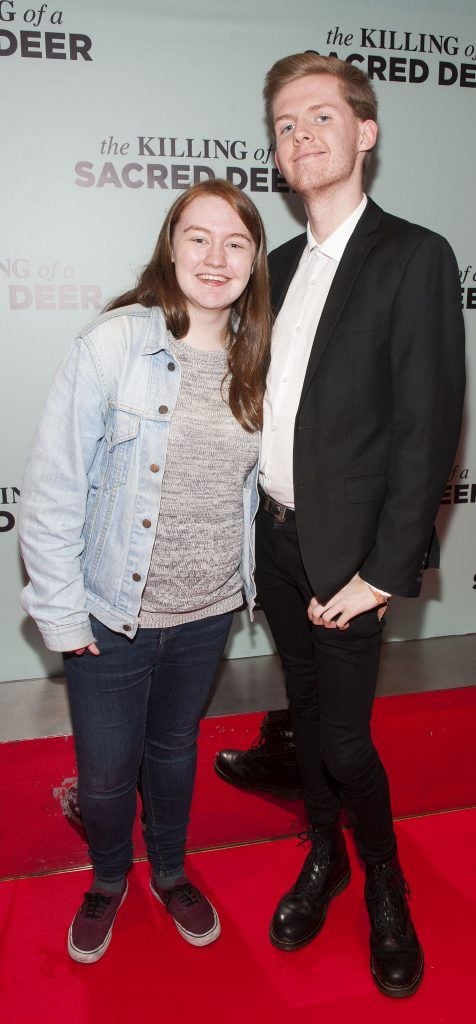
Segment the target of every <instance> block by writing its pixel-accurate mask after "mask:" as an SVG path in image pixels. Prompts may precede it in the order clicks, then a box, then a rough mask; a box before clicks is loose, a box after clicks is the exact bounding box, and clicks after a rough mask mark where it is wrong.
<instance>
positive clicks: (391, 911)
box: [365, 856, 423, 998]
mask: <svg viewBox="0 0 476 1024" xmlns="http://www.w3.org/2000/svg"><path fill="white" fill-rule="evenodd" d="M409 895H410V889H409V887H408V885H407V883H406V881H405V879H404V877H403V874H402V869H401V867H400V864H399V861H398V858H397V857H396V856H395V857H394V858H393V859H392V860H391V861H388V863H387V864H378V865H376V866H372V865H367V880H366V883H365V901H366V903H367V909H368V912H369V917H370V926H371V931H370V969H371V971H372V975H373V977H374V981H375V984H376V985H377V986H378V988H379V989H380V991H381V992H384V993H385V995H387V996H394V997H396V998H399V997H403V996H412V995H413V993H414V992H416V990H417V988H418V986H419V984H420V981H421V979H422V977H423V950H422V948H421V946H420V943H419V941H418V936H417V934H416V931H415V929H414V927H413V923H412V919H411V917H410V911H409V909H408V896H409Z"/></svg>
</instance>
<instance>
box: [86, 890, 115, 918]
mask: <svg viewBox="0 0 476 1024" xmlns="http://www.w3.org/2000/svg"><path fill="white" fill-rule="evenodd" d="M111 900H112V896H105V895H104V893H102V892H85V893H84V916H85V917H89V918H93V919H94V920H99V919H100V918H101V917H102V916H103V915H104V914H105V912H106V910H107V908H108V906H109V904H110V902H111Z"/></svg>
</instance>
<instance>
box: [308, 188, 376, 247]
mask: <svg viewBox="0 0 476 1024" xmlns="http://www.w3.org/2000/svg"><path fill="white" fill-rule="evenodd" d="M366 206H367V196H366V195H364V196H363V197H362V199H361V201H360V203H359V205H358V206H357V207H356V209H355V210H354V211H353V212H352V213H351V214H350V216H349V217H346V219H345V220H344V221H342V224H339V227H338V228H336V229H335V231H333V232H332V234H331V235H329V236H328V238H326V239H325V240H324V242H320V243H319V242H316V239H315V238H314V235H313V233H312V231H311V227H310V224H309V222H308V225H307V248H308V255H310V254H311V252H313V250H317V251H318V252H322V253H324V256H329V258H330V259H331V260H336V261H337V262H339V260H340V259H341V258H342V255H343V253H344V249H345V247H346V245H347V242H348V241H349V238H350V236H351V234H352V232H353V230H354V228H355V226H356V224H357V222H358V221H359V220H360V218H361V216H362V214H363V212H364V210H365V207H366Z"/></svg>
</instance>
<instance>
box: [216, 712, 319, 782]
mask: <svg viewBox="0 0 476 1024" xmlns="http://www.w3.org/2000/svg"><path fill="white" fill-rule="evenodd" d="M215 771H216V773H217V775H219V776H220V778H221V779H224V780H225V782H230V783H231V785H232V786H238V788H239V789H251V790H256V789H261V790H263V791H264V792H266V793H272V794H273V795H274V796H280V797H283V798H284V799H286V800H297V799H298V797H300V796H301V780H300V777H299V769H298V765H297V760H296V751H295V747H294V737H293V731H292V726H291V718H290V714H289V711H268V714H267V715H265V717H264V718H263V721H262V723H261V729H260V734H259V736H258V738H257V740H255V742H254V743H253V746H252V747H251V748H250V750H221V751H220V753H219V754H217V756H216V759H215Z"/></svg>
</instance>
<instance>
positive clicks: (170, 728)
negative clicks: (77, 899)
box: [64, 612, 233, 882]
mask: <svg viewBox="0 0 476 1024" xmlns="http://www.w3.org/2000/svg"><path fill="white" fill-rule="evenodd" d="M232 618H233V612H226V613H225V614H223V615H214V616H211V617H210V618H206V619H200V620H198V621H196V622H187V623H184V624H183V625H180V626H168V627H167V628H163V629H162V628H158V629H139V630H138V632H137V634H136V636H135V637H134V639H133V640H128V639H127V637H125V636H122V635H121V634H119V633H114V632H113V631H112V630H110V629H108V628H107V626H104V625H103V624H102V623H101V622H99V621H98V620H97V619H95V618H94V617H93V616H91V624H92V628H93V633H94V636H95V638H96V642H97V645H98V647H99V650H100V651H101V654H100V655H99V656H95V655H93V654H90V653H89V652H86V653H85V654H83V655H80V656H78V655H75V654H65V655H64V665H65V671H66V679H67V684H68V694H69V702H70V708H71V717H72V722H73V732H74V739H75V745H76V757H77V763H78V789H79V803H80V807H81V814H82V816H83V821H84V825H85V828H86V832H87V836H88V841H89V854H90V857H91V860H92V862H93V865H94V869H95V873H96V876H97V878H99V879H100V880H102V881H104V882H117V881H119V880H120V879H121V878H123V877H124V875H125V873H126V871H127V870H128V868H129V866H130V864H131V860H132V827H133V824H134V818H135V812H136V785H137V777H138V773H139V771H140V773H141V785H142V797H143V801H144V807H145V812H146V817H147V827H146V832H145V839H146V844H147V853H148V856H149V860H150V861H151V864H152V868H153V871H154V873H155V874H157V875H161V876H162V877H164V876H165V877H166V876H170V877H172V876H173V875H180V874H181V873H182V870H183V859H184V853H185V839H186V831H187V825H188V820H189V812H190V804H191V800H192V793H193V784H194V780H195V769H196V760H197V735H198V729H199V722H200V717H201V715H202V713H203V709H204V705H205V703H206V700H207V697H208V694H209V692H210V688H211V684H212V682H213V677H214V675H215V672H216V669H217V667H218V663H219V661H220V658H221V656H222V654H223V649H224V647H225V643H226V640H227V637H228V633H229V630H230V626H231V621H232Z"/></svg>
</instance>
